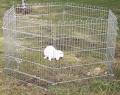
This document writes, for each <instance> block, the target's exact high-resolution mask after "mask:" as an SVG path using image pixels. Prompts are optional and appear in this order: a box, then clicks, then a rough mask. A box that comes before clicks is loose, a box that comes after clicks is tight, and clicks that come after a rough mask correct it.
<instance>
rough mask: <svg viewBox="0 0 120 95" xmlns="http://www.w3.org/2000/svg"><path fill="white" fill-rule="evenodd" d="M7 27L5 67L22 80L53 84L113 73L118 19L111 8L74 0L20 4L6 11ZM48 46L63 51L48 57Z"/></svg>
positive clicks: (7, 71) (5, 22) (5, 32)
mask: <svg viewBox="0 0 120 95" xmlns="http://www.w3.org/2000/svg"><path fill="white" fill-rule="evenodd" d="M3 29H4V37H5V59H6V66H5V72H6V73H7V74H9V75H10V76H13V77H16V78H18V79H20V80H22V81H25V82H30V83H34V84H36V85H38V86H41V87H43V88H47V89H48V88H49V87H51V85H57V84H65V83H71V82H73V81H74V82H75V83H77V81H78V80H83V79H89V78H93V77H100V76H107V75H112V74H113V73H112V69H111V64H112V63H113V60H114V52H115V43H116V40H115V39H116V34H117V19H116V16H115V15H114V14H113V12H112V11H111V10H108V9H106V8H101V7H95V6H88V5H77V4H70V3H65V4H63V3H41V4H32V5H26V8H22V7H21V6H20V5H17V6H13V7H12V8H10V9H9V10H8V11H7V12H6V13H5V15H4V25H3ZM47 46H52V47H54V48H55V49H56V50H59V51H62V52H63V53H64V56H63V57H62V59H59V60H55V59H52V60H48V59H45V58H44V57H45V56H44V50H45V48H46V47H47ZM49 51H50V50H49Z"/></svg>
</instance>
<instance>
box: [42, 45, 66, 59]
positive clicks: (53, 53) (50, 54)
mask: <svg viewBox="0 0 120 95" xmlns="http://www.w3.org/2000/svg"><path fill="white" fill-rule="evenodd" d="M44 56H45V57H44V59H46V58H48V60H50V61H51V60H52V59H56V60H59V59H60V58H61V57H63V56H64V53H63V52H62V51H61V50H56V49H55V48H54V47H53V46H47V47H46V48H45V49H44Z"/></svg>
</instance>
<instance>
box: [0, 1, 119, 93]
mask: <svg viewBox="0 0 120 95" xmlns="http://www.w3.org/2000/svg"><path fill="white" fill-rule="evenodd" d="M14 1H15V3H17V2H20V1H18V0H14ZM43 1H47V0H28V2H30V3H33V2H43ZM52 1H55V0H52ZM58 1H61V2H66V1H69V2H74V3H85V4H90V5H91V4H92V5H99V6H105V7H108V8H111V9H113V11H114V12H115V14H116V15H117V17H118V21H119V27H120V0H58ZM12 4H13V0H1V4H0V26H2V17H3V13H4V11H5V10H6V9H8V8H9V7H10V6H11V5H12ZM3 49H4V48H3V34H2V30H1V32H0V71H2V70H3V67H4V61H3ZM113 72H114V74H115V78H114V80H112V81H105V80H101V79H96V80H91V81H90V83H89V84H84V85H77V84H76V85H77V86H79V87H78V88H75V87H74V88H73V87H71V85H72V86H73V84H66V85H62V86H61V88H62V89H61V88H59V86H55V87H49V89H50V91H53V92H54V91H55V92H56V93H57V94H58V95H66V94H64V93H68V95H120V81H119V80H120V31H118V38H117V49H116V60H115V63H114V64H113ZM13 80H14V81H13ZM85 83H86V82H85ZM31 85H32V84H25V83H19V82H18V81H16V80H15V79H9V78H6V76H5V75H4V74H3V73H2V72H0V94H1V95H33V94H34V95H45V94H44V93H43V92H42V91H41V90H40V89H39V88H37V87H35V86H32V87H31ZM65 86H67V87H70V89H69V90H67V89H66V90H63V89H65ZM66 91H67V92H66ZM48 95H50V93H48Z"/></svg>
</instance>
